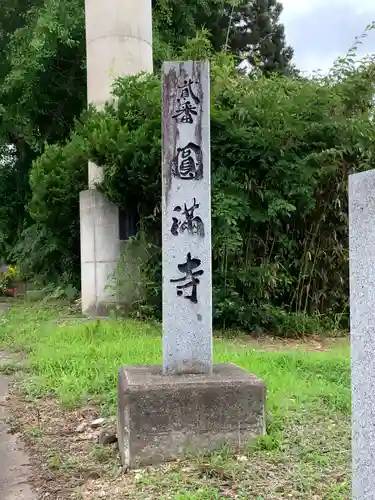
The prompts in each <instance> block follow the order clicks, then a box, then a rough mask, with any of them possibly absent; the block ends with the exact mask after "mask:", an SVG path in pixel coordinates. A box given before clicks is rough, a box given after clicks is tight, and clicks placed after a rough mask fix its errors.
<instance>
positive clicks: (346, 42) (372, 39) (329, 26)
mask: <svg viewBox="0 0 375 500" xmlns="http://www.w3.org/2000/svg"><path fill="white" fill-rule="evenodd" d="M280 1H281V3H282V4H283V6H284V12H283V14H282V18H281V20H282V22H283V23H284V26H285V32H286V38H287V43H289V44H290V45H291V46H292V47H293V48H294V62H295V63H296V65H297V68H298V69H300V70H302V71H307V72H308V73H311V72H312V71H314V70H318V69H320V70H322V71H323V72H326V71H327V70H328V69H329V68H330V67H331V66H332V63H333V61H334V60H335V59H336V58H337V57H338V56H344V55H345V54H346V52H347V50H348V49H349V48H350V47H351V46H352V44H353V42H354V39H355V37H356V36H358V35H360V34H361V33H362V32H363V31H364V29H365V28H366V26H367V25H368V24H371V23H372V22H373V21H375V0H280ZM368 53H375V30H374V31H372V32H371V33H370V35H369V37H368V38H367V39H366V41H365V42H364V44H363V46H362V48H361V51H360V52H359V55H365V54H368Z"/></svg>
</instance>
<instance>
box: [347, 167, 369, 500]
mask: <svg viewBox="0 0 375 500" xmlns="http://www.w3.org/2000/svg"><path fill="white" fill-rule="evenodd" d="M349 249H350V337H351V366H352V425H353V427H352V437H353V439H352V447H353V453H352V457H353V468H352V470H353V481H352V484H353V500H373V499H374V498H375V392H374V387H375V354H374V353H375V266H374V255H375V170H369V171H367V172H361V173H358V174H353V175H351V176H350V177H349Z"/></svg>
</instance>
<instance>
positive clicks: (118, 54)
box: [80, 0, 153, 315]
mask: <svg viewBox="0 0 375 500" xmlns="http://www.w3.org/2000/svg"><path fill="white" fill-rule="evenodd" d="M151 12H152V10H151V0H105V1H103V0H85V15H86V48H87V98H88V102H89V103H92V104H94V105H95V106H96V107H97V108H99V109H100V108H102V107H103V106H104V104H105V103H106V102H107V101H109V100H111V98H112V96H111V89H112V84H113V82H114V80H115V79H116V78H117V77H119V76H129V75H136V74H138V73H141V72H152V69H153V65H152V13H151ZM88 169H89V190H88V191H84V192H83V193H81V196H80V213H81V279H82V311H83V312H84V313H88V314H90V315H101V314H103V313H104V312H105V304H106V303H108V302H113V301H114V300H115V297H114V295H113V291H111V290H110V289H108V288H107V287H106V285H107V284H108V278H109V277H110V275H112V274H113V273H114V271H115V268H116V264H117V262H118V260H119V257H120V241H119V210H118V208H117V207H116V206H114V205H113V204H112V203H110V202H109V201H108V200H107V199H106V198H105V197H104V196H103V195H102V194H101V193H100V192H99V191H96V190H95V187H96V184H97V183H100V182H101V181H102V180H103V169H102V167H98V166H97V165H95V164H94V163H90V164H89V166H88ZM91 191H94V192H91Z"/></svg>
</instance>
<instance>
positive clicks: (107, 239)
mask: <svg viewBox="0 0 375 500" xmlns="http://www.w3.org/2000/svg"><path fill="white" fill-rule="evenodd" d="M80 216H81V284H82V312H83V313H84V314H87V315H89V316H94V317H95V316H106V315H107V314H108V308H109V306H110V305H111V304H113V303H114V302H115V301H116V296H115V290H114V289H113V287H112V288H111V287H107V285H108V284H109V283H110V278H111V277H112V276H113V275H114V273H115V270H116V265H117V262H118V260H119V256H120V240H119V237H118V234H119V210H118V207H117V206H116V205H114V204H113V203H110V202H109V201H108V200H107V199H106V198H105V196H103V194H102V193H100V192H99V191H96V190H95V189H89V190H87V191H82V192H81V193H80Z"/></svg>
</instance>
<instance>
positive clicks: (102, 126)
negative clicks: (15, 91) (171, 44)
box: [31, 40, 375, 333]
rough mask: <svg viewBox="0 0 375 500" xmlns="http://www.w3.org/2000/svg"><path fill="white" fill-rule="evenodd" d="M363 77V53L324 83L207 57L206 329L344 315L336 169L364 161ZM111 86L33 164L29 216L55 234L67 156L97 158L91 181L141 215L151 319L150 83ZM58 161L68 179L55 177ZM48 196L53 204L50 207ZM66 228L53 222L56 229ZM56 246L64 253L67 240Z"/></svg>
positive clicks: (366, 74) (151, 79)
mask: <svg viewBox="0 0 375 500" xmlns="http://www.w3.org/2000/svg"><path fill="white" fill-rule="evenodd" d="M194 43H195V42H194V41H193V42H192V43H191V45H190V46H188V47H187V49H186V50H190V52H191V53H194V51H195V50H196V49H197V48H198V49H199V40H197V41H196V46H194ZM205 50H206V49H205ZM200 55H202V54H200ZM182 57H183V58H184V59H185V58H187V54H186V53H185V54H182ZM193 57H194V54H193ZM373 77H374V66H373V64H372V61H364V62H363V63H362V64H361V65H359V66H358V67H356V66H354V65H353V64H351V63H350V60H344V61H343V62H341V63H340V64H337V65H336V66H335V67H334V68H333V70H332V72H331V74H330V76H329V77H327V78H314V79H309V80H307V79H302V78H295V79H290V78H285V77H282V76H273V77H271V78H264V77H262V76H259V77H256V78H253V79H249V78H245V77H243V76H241V75H239V74H238V73H237V71H236V69H235V65H234V62H233V61H232V59H231V58H230V57H229V56H227V55H225V54H218V55H217V56H215V57H213V60H212V99H211V100H212V116H211V127H212V181H213V196H212V205H213V261H214V264H213V269H214V276H213V278H214V308H215V313H214V319H215V321H216V323H218V324H219V325H226V326H229V325H238V326H241V327H244V328H246V329H251V330H254V329H262V330H272V331H276V332H278V333H284V332H286V331H290V329H292V330H295V331H296V333H301V329H302V327H301V325H304V326H303V328H304V329H306V330H311V329H314V328H315V325H316V324H317V323H316V318H318V317H319V318H321V317H333V316H334V315H336V316H337V315H340V317H343V318H345V317H346V312H347V307H348V306H347V294H348V276H347V274H348V250H347V238H348V233H347V194H346V191H347V178H348V174H349V173H351V172H354V171H360V170H365V169H368V168H373V166H374V160H373V158H374V142H373V139H374V137H375V129H374V124H373V121H372V120H371V119H370V110H371V100H372V91H373V81H374V78H373ZM114 94H115V96H116V98H117V101H118V106H117V107H113V106H110V105H108V106H107V107H106V109H105V110H104V111H101V112H99V111H95V110H90V112H89V113H87V114H86V115H85V117H84V119H83V121H82V124H80V125H79V126H78V128H77V131H76V132H75V133H74V134H73V135H72V140H71V143H68V144H67V145H65V146H63V147H58V146H55V147H53V148H52V149H50V150H49V151H48V150H47V153H46V154H45V155H43V156H42V157H41V158H40V159H39V160H38V161H37V162H36V163H35V164H34V167H33V172H32V174H31V179H32V185H33V201H32V203H31V207H32V213H33V217H34V218H36V219H38V221H39V223H40V224H44V227H45V228H48V230H49V231H51V234H52V233H53V234H54V237H55V238H57V234H59V235H60V228H59V232H58V233H57V231H54V227H56V228H57V227H58V225H59V224H60V222H59V221H60V220H61V219H60V217H61V214H60V210H63V211H64V213H67V217H68V218H67V220H69V221H72V218H74V217H75V215H74V214H76V213H77V212H75V210H76V208H77V201H76V200H77V198H74V196H77V195H78V188H76V187H74V189H75V191H74V193H75V194H74V196H73V193H72V192H71V191H70V190H71V189H73V186H75V184H76V179H77V177H76V176H77V175H80V176H81V174H78V172H80V168H81V167H79V165H81V163H84V162H85V161H86V160H87V159H88V158H90V159H91V160H93V161H94V162H95V163H97V164H98V165H102V166H104V167H105V178H104V182H103V183H102V185H101V186H99V188H100V189H101V190H102V191H103V192H104V194H105V195H106V196H107V197H108V198H109V199H110V200H111V201H113V202H114V203H116V204H118V205H119V206H120V207H121V208H124V209H127V210H129V209H130V210H137V211H138V213H139V215H140V217H141V221H142V230H143V231H144V233H145V235H146V241H147V245H148V248H152V249H153V251H152V252H146V254H147V255H148V256H149V257H148V258H147V259H146V261H145V262H144V263H143V264H142V266H143V268H144V269H142V273H141V277H142V279H143V280H144V286H143V287H142V290H143V292H144V291H146V300H145V302H144V304H143V307H144V309H143V310H144V311H146V312H147V313H148V314H149V313H150V312H152V313H153V314H160V304H161V300H160V294H161V279H160V233H161V230H160V194H161V182H160V174H161V127H160V123H161V88H160V79H159V77H158V76H146V75H140V76H137V77H131V78H127V79H122V80H120V81H118V83H117V85H116V86H115V89H114ZM76 141H78V143H79V144H80V146H79V147H78V148H77V147H74V144H75V142H76ZM77 150H79V151H81V153H82V154H81V153H77ZM51 151H52V152H53V155H51ZM61 155H62V156H61ZM56 157H57V158H58V161H56ZM60 157H61V159H59V158H60ZM63 165H64V167H63ZM65 168H68V170H69V174H68V173H66V175H63V174H62V172H63V170H64V169H65ZM82 168H83V167H82ZM42 171H43V176H44V175H46V179H50V180H51V181H52V179H53V180H54V181H53V182H54V183H55V184H53V183H52V185H53V186H55V191H52V193H51V192H50V194H49V195H47V184H46V182H47V181H46V180H43V176H41V177H40V179H39V177H38V172H42ZM53 172H59V173H60V174H61V175H62V177H60V174H59V175H56V174H54V173H53ZM45 173H46V174H45ZM82 175H83V174H82ZM79 178H80V179H82V177H79ZM33 179H34V180H35V181H33ZM37 179H38V182H36V181H37ZM60 179H61V180H60ZM62 180H64V181H63V182H62ZM39 183H40V185H41V186H42V187H41V188H40V187H37V186H39ZM80 189H81V188H80ZM54 196H57V199H58V200H61V204H57V205H55V202H54V201H53V198H54ZM40 200H42V204H41V205H40ZM62 200H65V201H64V203H65V205H64V203H62ZM63 205H64V206H63ZM37 207H43V208H42V209H41V208H37ZM57 207H58V209H57ZM72 207H75V208H74V210H73V209H72ZM47 209H48V210H47ZM69 227H70V226H69V224H67V225H65V226H64V225H63V234H64V235H65V237H66V235H68V233H69ZM74 230H76V226H74ZM59 237H60V236H59ZM65 249H66V250H65V251H66V254H65V255H66V257H67V258H68V257H69V256H70V258H71V259H73V260H74V262H76V261H77V259H78V253H76V254H74V252H73V246H72V247H65ZM59 251H60V252H61V250H60V249H59ZM70 252H71V253H70ZM58 267H59V269H58V270H57V271H59V272H61V270H62V268H63V266H62V265H61V264H60V265H59V266H58ZM71 268H72V269H73V268H74V266H72V267H71ZM142 295H143V294H142ZM141 306H142V304H139V303H138V304H137V311H138V313H139V311H140V310H142V307H141ZM301 318H302V320H301ZM309 318H310V319H309ZM293 325H294V326H293Z"/></svg>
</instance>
